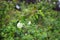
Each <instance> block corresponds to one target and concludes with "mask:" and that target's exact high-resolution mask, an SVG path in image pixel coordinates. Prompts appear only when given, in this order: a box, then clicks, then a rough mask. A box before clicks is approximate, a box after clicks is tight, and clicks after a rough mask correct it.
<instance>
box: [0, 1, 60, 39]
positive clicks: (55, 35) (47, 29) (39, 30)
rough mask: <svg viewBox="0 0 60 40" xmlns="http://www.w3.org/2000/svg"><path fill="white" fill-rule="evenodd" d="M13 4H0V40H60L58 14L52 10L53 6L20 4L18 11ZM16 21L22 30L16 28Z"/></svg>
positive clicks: (3, 2) (44, 3) (42, 3)
mask: <svg viewBox="0 0 60 40" xmlns="http://www.w3.org/2000/svg"><path fill="white" fill-rule="evenodd" d="M14 2H15V1H14ZM14 2H7V1H1V2H0V21H1V22H0V39H1V40H60V12H59V11H55V10H53V9H52V8H53V7H55V5H53V4H50V3H48V2H44V1H41V2H39V3H36V4H29V5H27V4H24V2H22V3H20V7H21V10H20V11H19V10H17V9H15V4H16V3H14ZM17 21H19V22H21V24H23V27H22V28H19V27H17V24H18V22H17Z"/></svg>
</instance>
